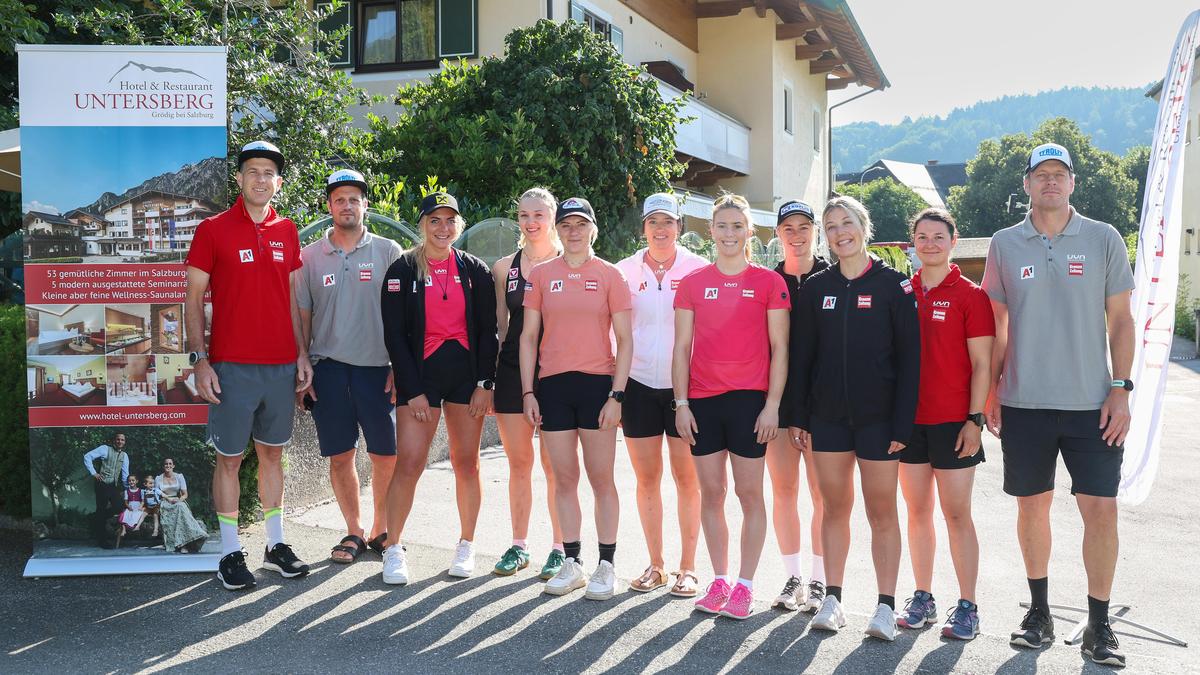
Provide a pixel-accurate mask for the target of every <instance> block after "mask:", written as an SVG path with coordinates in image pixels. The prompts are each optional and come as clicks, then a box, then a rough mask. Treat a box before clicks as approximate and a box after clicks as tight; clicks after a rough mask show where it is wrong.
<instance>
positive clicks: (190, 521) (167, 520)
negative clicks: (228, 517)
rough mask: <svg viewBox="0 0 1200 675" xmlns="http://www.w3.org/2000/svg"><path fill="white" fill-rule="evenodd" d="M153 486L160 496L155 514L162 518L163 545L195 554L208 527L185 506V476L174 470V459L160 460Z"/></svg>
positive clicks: (186, 495) (178, 551) (181, 551)
mask: <svg viewBox="0 0 1200 675" xmlns="http://www.w3.org/2000/svg"><path fill="white" fill-rule="evenodd" d="M154 489H155V490H156V491H157V492H158V494H159V495H161V498H162V503H161V504H160V505H159V516H160V518H161V520H162V535H163V548H165V549H167V550H168V551H175V552H176V553H184V552H186V553H196V552H198V551H199V550H200V549H201V547H203V546H204V540H205V539H207V538H208V530H206V529H204V526H203V525H201V524H200V523H199V521H197V520H196V517H195V516H193V515H192V510H191V509H190V508H189V507H188V504H187V500H188V487H187V479H185V478H184V477H183V474H181V473H176V472H175V460H173V459H171V458H170V457H168V458H166V459H164V460H163V472H162V473H160V474H158V476H156V477H155V478H154Z"/></svg>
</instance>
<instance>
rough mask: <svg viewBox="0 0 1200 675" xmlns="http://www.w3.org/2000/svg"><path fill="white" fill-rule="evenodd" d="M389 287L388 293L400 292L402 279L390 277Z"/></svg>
mask: <svg viewBox="0 0 1200 675" xmlns="http://www.w3.org/2000/svg"><path fill="white" fill-rule="evenodd" d="M387 288H388V293H399V292H400V280H399V279H388V287H387Z"/></svg>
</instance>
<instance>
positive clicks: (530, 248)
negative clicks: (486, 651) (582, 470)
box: [492, 188, 566, 579]
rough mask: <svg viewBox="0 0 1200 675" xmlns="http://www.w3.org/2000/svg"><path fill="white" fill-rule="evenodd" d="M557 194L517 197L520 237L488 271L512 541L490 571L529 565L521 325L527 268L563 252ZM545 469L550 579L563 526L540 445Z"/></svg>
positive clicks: (529, 443) (495, 404)
mask: <svg viewBox="0 0 1200 675" xmlns="http://www.w3.org/2000/svg"><path fill="white" fill-rule="evenodd" d="M557 208H558V200H557V199H555V198H554V195H552V194H550V191H549V190H546V189H545V188H531V189H529V190H526V191H525V193H524V194H522V195H521V199H520V200H519V201H518V202H517V225H519V226H520V228H521V240H520V243H519V248H518V249H517V252H516V253H514V254H512V255H508V256H505V257H503V258H501V259H499V260H497V261H496V264H495V265H493V266H492V276H493V277H495V280H496V324H497V326H498V327H499V329H500V330H499V334H500V335H502V336H504V338H503V341H502V342H501V344H500V356H499V358H497V360H496V395H495V396H494V397H493V400H492V409H493V410H494V411H495V412H496V425H497V426H498V427H499V429H500V442H501V444H502V445H503V446H504V454H505V455H507V456H508V508H509V516H510V518H511V519H512V531H513V540H512V546H511V547H510V548H509V549H508V550H507V551H505V552H504V555H503V556H501V558H500V561H499V562H497V563H496V567H495V568H494V569H493V570H492V572H493V573H495V574H499V575H500V576H510V575H512V574H515V573H516V572H517V571H518V570H523V569H525V568H526V567H528V566H529V544H528V543H527V540H526V538H527V537H528V536H529V514H530V511H531V510H532V509H533V426H532V425H530V424H529V421H528V420H526V419H525V409H524V407H523V406H522V405H521V366H520V362H521V359H520V341H521V329H522V328H524V326H525V309H524V307H523V306H522V303H523V302H524V301H525V281H526V278H527V277H528V276H529V272H530V271H531V270H532V269H533V268H534V267H536V266H537V265H540V264H542V263H544V262H546V261H548V260H551V259H553V258H555V257H556V256H558V255H560V254H561V252H562V245H561V244H560V243H559V242H558V231H557V230H555V229H554V211H555V209H557ZM539 455H540V459H541V464H542V470H543V471H545V473H546V501H547V504H548V506H549V509H550V528H551V530H553V533H554V539H553V547H552V548H551V549H550V555H549V556H547V557H546V564H544V565H542V571H541V574H540V575H538V576H539V577H540V578H541V579H551V578H553V577H554V575H556V574H558V571H559V570H560V569H562V565H563V561H564V560H566V556H565V555H564V553H563V543H562V530H561V529H560V528H559V527H558V512H557V511H556V510H555V509H554V473H553V472H552V471H551V470H550V457H549V456H548V455H547V454H546V449H545V447H544V446H543V447H542V448H541V452H540V453H539Z"/></svg>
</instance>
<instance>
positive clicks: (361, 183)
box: [325, 169, 368, 197]
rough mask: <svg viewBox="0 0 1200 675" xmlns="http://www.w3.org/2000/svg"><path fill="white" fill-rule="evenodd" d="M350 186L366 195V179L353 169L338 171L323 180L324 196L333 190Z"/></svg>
mask: <svg viewBox="0 0 1200 675" xmlns="http://www.w3.org/2000/svg"><path fill="white" fill-rule="evenodd" d="M347 185H351V186H354V187H356V188H358V189H360V190H362V191H363V195H364V196H366V194H367V191H368V190H367V179H366V178H363V175H362V174H361V173H359V172H357V171H355V170H353V169H338V170H337V171H334V172H333V173H331V174H329V178H326V179H325V196H326V197H328V196H329V195H330V194H332V193H333V191H334V190H336V189H338V188H340V187H343V186H347Z"/></svg>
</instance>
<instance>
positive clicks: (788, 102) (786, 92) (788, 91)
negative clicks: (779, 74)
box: [783, 84, 794, 134]
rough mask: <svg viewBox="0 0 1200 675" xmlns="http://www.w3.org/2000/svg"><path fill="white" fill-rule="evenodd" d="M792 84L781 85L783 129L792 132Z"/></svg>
mask: <svg viewBox="0 0 1200 675" xmlns="http://www.w3.org/2000/svg"><path fill="white" fill-rule="evenodd" d="M792 118H793V115H792V86H791V85H790V84H785V85H783V130H784V131H786V132H788V133H789V134H790V133H794V132H793V131H792V129H793V126H794V124H793V122H792Z"/></svg>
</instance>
